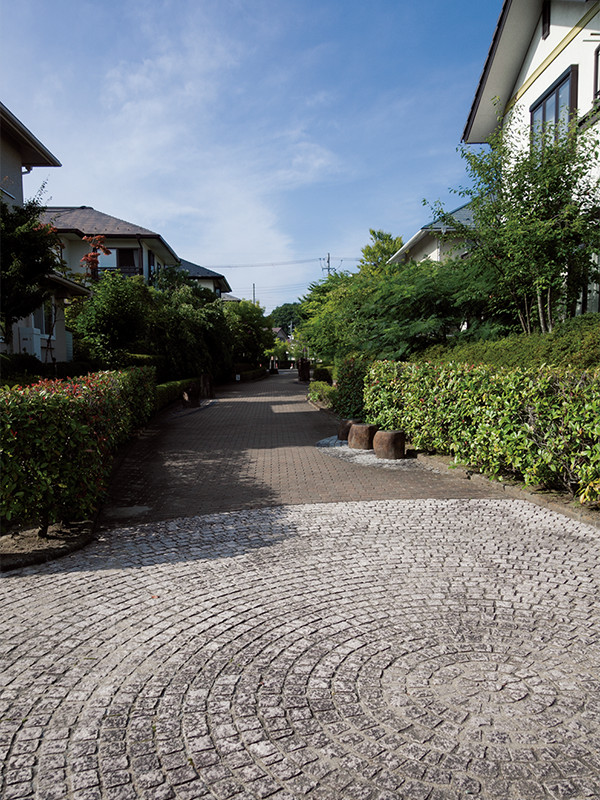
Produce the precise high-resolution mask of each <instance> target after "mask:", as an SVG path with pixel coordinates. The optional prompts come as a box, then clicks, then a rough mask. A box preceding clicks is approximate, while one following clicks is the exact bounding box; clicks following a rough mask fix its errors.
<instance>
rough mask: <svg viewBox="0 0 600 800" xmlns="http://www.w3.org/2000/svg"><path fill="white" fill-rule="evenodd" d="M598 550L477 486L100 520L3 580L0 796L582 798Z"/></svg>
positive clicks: (578, 530) (591, 790)
mask: <svg viewBox="0 0 600 800" xmlns="http://www.w3.org/2000/svg"><path fill="white" fill-rule="evenodd" d="M321 456H322V457H323V458H328V456H327V454H326V453H325V454H321ZM329 460H330V462H331V463H332V464H335V465H336V467H335V468H336V469H337V468H341V469H347V470H349V472H348V473H347V474H348V475H352V476H353V477H354V475H355V470H352V469H350V468H351V467H352V466H353V465H351V464H347V463H346V462H344V461H342V460H340V459H334V458H330V457H329ZM356 469H359V468H358V467H357V468H356ZM361 469H366V468H364V467H363V468H361ZM340 474H341V473H340ZM379 474H380V475H381V476H382V480H385V481H387V479H388V476H394V479H395V480H396V481H398V484H399V486H404V485H405V478H406V475H407V473H406V472H405V471H404V470H400V471H397V472H394V471H388V470H380V471H379ZM425 477H426V479H427V480H432V479H437V477H438V476H435V475H433V478H432V474H427V475H426V476H425ZM440 478H441V476H440ZM347 480H349V479H347ZM411 480H414V481H415V482H416V483H417V482H418V481H417V473H416V472H415V473H414V474H413V476H412V478H411ZM463 483H464V484H466V485H467V486H468V485H469V482H466V481H463ZM344 491H345V489H344ZM401 497H402V496H401ZM599 545H600V542H599V533H598V531H597V530H596V529H593V528H591V527H589V526H586V525H584V524H582V523H580V522H576V521H573V520H570V519H567V518H564V517H560V516H558V515H556V514H554V513H552V512H550V511H547V510H542V509H540V508H538V507H537V506H533V505H530V504H528V503H526V502H523V501H520V500H507V499H498V498H495V497H475V498H471V499H465V498H463V499H457V498H453V499H444V498H437V499H427V498H418V497H417V498H409V499H376V500H374V501H373V500H372V501H367V500H362V501H359V502H339V503H326V504H310V505H290V504H287V505H280V506H275V507H265V508H256V509H242V510H235V511H225V512H219V513H213V514H203V515H201V516H189V517H182V518H179V519H164V520H162V521H153V522H151V523H146V524H139V523H136V524H135V525H130V526H129V527H125V528H121V529H113V530H105V532H104V533H102V534H101V536H100V538H99V540H98V541H97V542H95V543H94V544H93V545H91V546H89V547H88V548H86V549H85V550H83V551H80V552H79V553H75V554H72V555H71V556H68V557H65V558H63V559H61V560H58V561H55V562H53V563H50V564H47V565H44V566H41V567H36V568H33V567H31V568H27V569H22V570H20V571H16V572H14V573H9V574H6V575H5V576H4V577H2V579H1V580H0V602H1V604H2V605H1V608H2V616H3V626H2V636H1V638H0V654H1V658H2V662H3V665H2V666H3V668H2V670H1V672H0V760H1V761H2V763H3V767H2V783H1V789H0V796H1V797H2V798H36V800H54V798H63V797H64V798H70V800H98V799H100V800H104V799H105V798H107V799H108V800H130V799H131V800H133V799H134V798H143V799H144V800H146V798H147V800H162V799H164V798H182V800H193V798H219V799H221V800H227V799H228V798H236V800H250V798H253V799H254V800H256V799H257V798H276V800H286V799H287V800H291V798H294V799H300V798H307V800H326V799H332V800H333V799H337V798H342V799H343V800H345V799H346V798H349V799H350V800H353V799H355V798H356V800H393V799H394V798H407V799H408V800H412V798H417V799H418V798H427V799H428V800H451V799H452V798H469V797H473V796H475V797H479V798H494V800H505V798H508V799H509V800H510V799H512V800H528V799H529V798H531V799H532V800H533V799H534V798H548V799H550V798H574V799H575V798H584V797H585V798H599V797H600V637H599V633H600V612H599V605H598V584H599V579H600V574H599V572H600V571H599V567H598V549H599Z"/></svg>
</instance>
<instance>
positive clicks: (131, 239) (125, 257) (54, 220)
mask: <svg viewBox="0 0 600 800" xmlns="http://www.w3.org/2000/svg"><path fill="white" fill-rule="evenodd" d="M43 221H44V222H48V223H51V224H52V225H53V226H54V227H55V228H56V230H57V232H58V234H59V236H60V239H61V242H62V246H63V249H62V257H63V259H64V260H65V262H66V263H67V266H68V267H69V269H70V270H71V271H72V272H74V273H75V274H85V273H86V266H85V263H82V258H83V257H84V256H85V255H87V254H89V253H90V244H89V243H88V242H86V241H84V238H83V237H84V236H87V237H94V236H102V237H104V242H103V244H104V245H105V246H106V247H107V248H108V249H109V250H110V251H111V252H110V255H104V253H101V252H100V253H98V266H99V271H100V272H102V271H104V270H118V271H119V272H121V273H122V274H123V275H128V276H131V275H142V276H143V277H144V279H145V280H146V281H149V280H150V279H151V278H152V276H153V275H154V274H155V272H156V271H158V270H160V268H161V267H162V266H170V265H175V264H178V263H179V258H178V257H177V255H176V253H175V251H174V250H173V249H172V248H171V247H170V246H169V245H168V244H167V243H166V242H165V240H164V239H163V238H162V236H160V234H158V233H155V232H154V231H151V230H148V228H143V227H141V226H140V225H136V224H134V223H132V222H126V221H125V220H122V219H118V218H117V217H113V216H111V215H110V214H104V213H103V212H101V211H96V209H95V208H91V207H90V206H58V207H49V208H47V209H46V212H45V213H44V215H43Z"/></svg>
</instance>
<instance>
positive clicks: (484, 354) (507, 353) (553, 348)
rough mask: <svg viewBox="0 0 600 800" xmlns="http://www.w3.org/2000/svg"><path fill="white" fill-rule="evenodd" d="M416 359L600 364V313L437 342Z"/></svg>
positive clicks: (527, 365) (577, 365)
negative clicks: (527, 330)
mask: <svg viewBox="0 0 600 800" xmlns="http://www.w3.org/2000/svg"><path fill="white" fill-rule="evenodd" d="M412 360H413V361H418V362H423V361H432V362H434V363H436V364H449V363H452V362H467V363H469V364H488V365H490V366H495V367H523V368H525V369H529V368H530V367H539V366H542V365H544V364H546V365H551V366H558V367H566V366H567V365H569V366H571V367H573V369H593V368H596V367H600V314H584V315H583V316H580V317H574V318H573V319H570V320H567V321H566V322H563V323H561V324H560V325H557V326H556V327H555V328H554V330H553V331H552V333H546V334H542V333H534V334H531V336H526V335H525V334H514V335H513V336H507V337H506V338H504V339H498V340H497V341H493V342H492V341H478V342H463V343H460V344H454V345H441V344H438V345H434V346H433V347H429V348H428V349H427V350H425V351H423V353H421V354H420V355H419V356H416V357H415V358H413V359H412Z"/></svg>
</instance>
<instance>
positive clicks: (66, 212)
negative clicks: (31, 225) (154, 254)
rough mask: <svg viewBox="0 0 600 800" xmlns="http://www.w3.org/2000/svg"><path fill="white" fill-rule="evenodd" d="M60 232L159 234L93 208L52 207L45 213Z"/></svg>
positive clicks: (112, 234) (89, 234)
mask: <svg viewBox="0 0 600 800" xmlns="http://www.w3.org/2000/svg"><path fill="white" fill-rule="evenodd" d="M44 219H45V221H52V223H53V225H54V226H55V227H56V228H57V229H58V230H59V231H67V230H73V231H78V232H81V233H83V234H84V235H85V236H121V237H122V236H129V237H132V236H133V237H135V236H158V233H155V232H154V231H151V230H149V229H148V228H142V226H141V225H134V224H133V223H132V222H126V221H125V220H123V219H119V218H118V217H113V216H111V215H110V214H104V213H103V212H102V211H96V209H95V208H92V207H91V206H52V207H49V208H47V209H46V211H45V213H44Z"/></svg>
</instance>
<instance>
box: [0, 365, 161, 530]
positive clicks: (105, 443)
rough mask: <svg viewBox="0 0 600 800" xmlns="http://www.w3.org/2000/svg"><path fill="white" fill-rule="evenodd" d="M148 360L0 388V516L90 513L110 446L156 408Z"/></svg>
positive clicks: (41, 520)
mask: <svg viewBox="0 0 600 800" xmlns="http://www.w3.org/2000/svg"><path fill="white" fill-rule="evenodd" d="M154 405H155V373H154V369H153V368H151V367H142V368H136V369H132V370H127V371H125V372H101V373H96V374H93V375H88V376H87V377H84V378H79V379H75V380H66V381H60V380H46V381H40V382H39V383H37V384H34V385H32V386H27V387H20V386H16V387H12V388H10V389H3V390H0V437H1V441H2V447H1V449H0V460H1V465H2V470H1V475H0V486H1V490H2V496H1V500H0V516H1V517H2V518H3V519H4V520H6V521H8V522H9V523H11V524H16V525H21V526H22V525H26V524H37V525H38V526H39V532H40V536H45V535H46V532H47V529H48V525H49V524H50V523H52V522H58V521H70V520H82V519H87V518H89V516H90V515H92V514H93V513H94V511H95V510H96V508H97V507H98V504H99V502H100V500H101V498H102V495H103V493H104V491H105V489H106V484H107V479H108V475H109V472H110V467H111V461H112V453H113V452H114V450H115V449H116V447H117V446H118V445H119V444H121V443H122V442H124V441H125V440H126V439H127V438H128V437H129V436H130V435H131V433H132V432H133V431H134V430H135V429H136V427H138V426H139V425H140V424H143V423H144V422H145V421H146V420H147V419H149V417H150V416H151V414H152V412H153V411H154Z"/></svg>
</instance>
